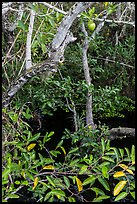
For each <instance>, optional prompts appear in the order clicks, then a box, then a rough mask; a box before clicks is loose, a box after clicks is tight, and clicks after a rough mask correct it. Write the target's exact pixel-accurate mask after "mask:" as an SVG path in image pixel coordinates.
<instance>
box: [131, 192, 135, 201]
mask: <svg viewBox="0 0 137 204" xmlns="http://www.w3.org/2000/svg"><path fill="white" fill-rule="evenodd" d="M130 194H131V196H132V197H133V198H134V199H135V191H133V192H131V191H130Z"/></svg>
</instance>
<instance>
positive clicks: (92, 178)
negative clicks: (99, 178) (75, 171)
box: [82, 175, 96, 186]
mask: <svg viewBox="0 0 137 204" xmlns="http://www.w3.org/2000/svg"><path fill="white" fill-rule="evenodd" d="M95 180H96V177H95V176H93V175H91V176H90V177H88V178H87V179H85V180H84V181H83V184H82V185H83V186H85V185H87V184H90V185H93V184H94V182H95Z"/></svg>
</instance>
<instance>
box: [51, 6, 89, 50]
mask: <svg viewBox="0 0 137 204" xmlns="http://www.w3.org/2000/svg"><path fill="white" fill-rule="evenodd" d="M92 4H93V2H78V3H76V4H74V6H72V9H71V11H70V12H69V13H68V14H67V15H66V16H65V17H64V20H63V21H62V22H61V24H60V26H59V28H58V32H57V34H56V36H55V38H54V39H53V41H52V49H55V50H56V49H58V48H59V46H60V45H61V44H62V42H63V41H64V38H65V36H66V34H67V32H68V30H69V28H70V27H71V25H72V23H73V22H74V20H75V19H76V18H77V16H78V14H79V13H81V12H82V11H84V10H85V9H87V8H88V7H89V6H91V5H92ZM73 9H75V12H73Z"/></svg>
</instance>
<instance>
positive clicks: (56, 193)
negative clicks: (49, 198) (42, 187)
mask: <svg viewBox="0 0 137 204" xmlns="http://www.w3.org/2000/svg"><path fill="white" fill-rule="evenodd" d="M51 193H52V194H54V195H56V196H57V195H58V196H63V197H65V196H66V195H65V192H64V191H62V190H56V189H53V190H52V191H51Z"/></svg>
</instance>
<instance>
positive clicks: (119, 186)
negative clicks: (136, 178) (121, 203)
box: [113, 181, 127, 196]
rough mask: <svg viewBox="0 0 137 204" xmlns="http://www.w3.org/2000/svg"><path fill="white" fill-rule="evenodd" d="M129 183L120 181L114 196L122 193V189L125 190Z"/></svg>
mask: <svg viewBox="0 0 137 204" xmlns="http://www.w3.org/2000/svg"><path fill="white" fill-rule="evenodd" d="M126 183H127V181H120V182H119V183H118V184H117V185H116V186H115V188H114V192H113V194H114V196H116V195H118V194H119V193H120V191H122V189H123V188H124V186H125V185H126Z"/></svg>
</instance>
